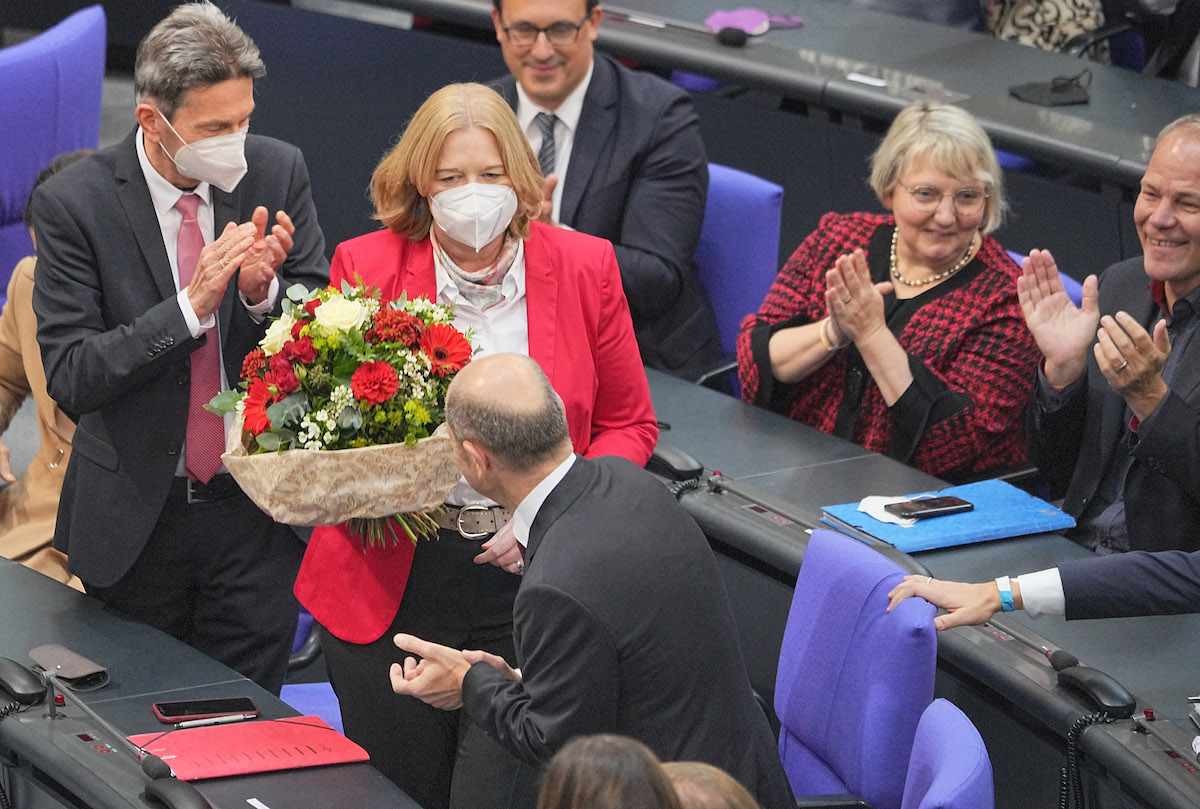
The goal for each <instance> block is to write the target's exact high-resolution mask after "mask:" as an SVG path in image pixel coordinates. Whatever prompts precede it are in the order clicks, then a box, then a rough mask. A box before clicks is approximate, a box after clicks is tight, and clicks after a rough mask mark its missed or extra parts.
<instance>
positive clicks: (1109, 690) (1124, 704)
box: [1058, 666, 1135, 719]
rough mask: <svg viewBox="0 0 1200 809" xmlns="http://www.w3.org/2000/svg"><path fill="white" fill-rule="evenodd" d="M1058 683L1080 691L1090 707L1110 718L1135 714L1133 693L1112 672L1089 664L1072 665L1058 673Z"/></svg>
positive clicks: (1122, 717) (1120, 717)
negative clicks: (1090, 666)
mask: <svg viewBox="0 0 1200 809" xmlns="http://www.w3.org/2000/svg"><path fill="white" fill-rule="evenodd" d="M1058 684H1059V685H1061V686H1063V687H1064V688H1068V689H1070V690H1072V691H1075V692H1076V693H1078V694H1079V695H1080V696H1081V697H1083V701H1084V702H1085V703H1087V705H1088V707H1090V708H1094V709H1095V710H1097V711H1102V712H1103V713H1106V714H1108V716H1109V718H1110V719H1126V718H1128V717H1130V716H1133V710H1134V707H1135V700H1134V698H1133V695H1132V694H1130V693H1129V692H1128V691H1127V690H1126V689H1125V686H1123V685H1121V684H1120V683H1119V682H1117V680H1116V679H1115V678H1114V677H1113V676H1112V675H1111V674H1108V673H1106V672H1103V671H1100V670H1099V669H1093V668H1089V667H1088V666H1071V667H1069V668H1065V669H1063V670H1062V671H1060V672H1059V673H1058Z"/></svg>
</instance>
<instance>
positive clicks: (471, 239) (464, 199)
mask: <svg viewBox="0 0 1200 809" xmlns="http://www.w3.org/2000/svg"><path fill="white" fill-rule="evenodd" d="M429 212H430V213H431V214H433V221H435V222H437V224H438V227H440V228H441V229H442V230H444V231H446V234H447V235H448V236H449V237H450V238H452V239H454V240H455V241H457V242H462V243H463V244H466V245H470V246H471V247H473V248H475V252H476V253H478V252H479V251H480V250H481V249H483V247H484V246H485V245H488V244H490V243H491V242H492V240H493V239H495V238H496V237H497V236H499V235H500V234H501V233H503V232H504V229H505V228H507V227H508V224H509V222H511V221H512V218H513V214H515V213H516V212H517V194H516V192H515V191H513V190H512V189H511V188H509V187H508V186H507V185H488V184H486V183H467V184H466V185H461V186H459V187H458V188H448V189H446V190H445V191H441V192H439V193H437V194H434V196H433V199H432V200H430V204H429Z"/></svg>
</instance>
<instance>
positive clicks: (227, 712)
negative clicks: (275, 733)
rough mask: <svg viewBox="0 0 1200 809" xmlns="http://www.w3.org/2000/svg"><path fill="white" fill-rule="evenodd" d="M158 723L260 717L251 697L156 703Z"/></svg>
mask: <svg viewBox="0 0 1200 809" xmlns="http://www.w3.org/2000/svg"><path fill="white" fill-rule="evenodd" d="M152 708H153V710H154V715H155V716H157V717H158V721H160V722H166V723H167V724H174V723H176V722H186V721H188V720H191V719H212V718H214V717H218V716H235V715H237V714H244V715H246V716H258V708H256V707H255V706H254V702H253V701H251V699H250V698H249V697H229V698H224V699H191V700H181V701H179V702H156V703H154V705H153V706H152Z"/></svg>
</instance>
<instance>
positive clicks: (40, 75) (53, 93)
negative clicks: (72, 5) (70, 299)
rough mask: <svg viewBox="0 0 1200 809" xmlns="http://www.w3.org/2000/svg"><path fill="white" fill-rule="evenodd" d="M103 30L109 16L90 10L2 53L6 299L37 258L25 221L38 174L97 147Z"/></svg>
mask: <svg viewBox="0 0 1200 809" xmlns="http://www.w3.org/2000/svg"><path fill="white" fill-rule="evenodd" d="M105 31H106V26H105V19H104V9H103V8H101V7H100V6H98V5H96V6H90V7H88V8H85V9H82V10H80V11H77V12H75V13H74V14H72V15H71V16H70V17H67V18H66V19H65V20H63V21H62V22H60V23H59V24H58V25H56V26H54V27H53V28H50V29H48V30H46V31H43V32H42V33H41V34H38V35H37V36H35V37H33V38H32V39H29V40H26V41H25V42H21V43H19V44H17V45H13V46H11V47H8V48H4V49H3V50H0V121H3V123H4V125H3V127H0V154H2V155H4V159H3V160H0V295H2V294H3V291H4V290H6V289H7V288H8V278H9V276H10V275H11V274H12V270H13V267H14V266H16V264H17V262H18V261H20V260H21V259H22V258H24V257H25V256H27V255H29V254H30V253H32V252H33V244H32V243H31V242H30V240H29V233H28V231H27V230H26V228H25V225H24V223H23V222H22V221H21V216H22V213H23V212H24V209H25V202H26V200H28V198H29V193H30V192H31V191H32V190H33V182H34V180H35V179H36V178H37V175H38V172H39V171H41V170H42V169H44V168H45V167H46V165H47V164H48V163H49V162H50V160H51V159H52V158H53V157H54V156H55V155H59V154H62V153H63V152H70V151H73V150H75V149H89V148H95V146H96V144H97V143H98V141H99V138H100V95H101V90H102V88H103V84H104V45H105Z"/></svg>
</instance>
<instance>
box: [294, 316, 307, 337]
mask: <svg viewBox="0 0 1200 809" xmlns="http://www.w3.org/2000/svg"><path fill="white" fill-rule="evenodd" d="M307 325H308V321H307V320H297V321H296V322H295V323H293V324H292V339H293V340H299V339H300V330H301V329H303V328H304V327H305V326H307Z"/></svg>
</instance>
